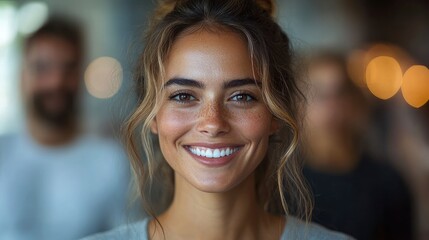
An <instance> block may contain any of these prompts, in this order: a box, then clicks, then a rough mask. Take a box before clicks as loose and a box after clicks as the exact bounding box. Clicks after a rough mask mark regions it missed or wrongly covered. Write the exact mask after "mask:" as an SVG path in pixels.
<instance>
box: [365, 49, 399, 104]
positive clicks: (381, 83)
mask: <svg viewBox="0 0 429 240" xmlns="http://www.w3.org/2000/svg"><path fill="white" fill-rule="evenodd" d="M365 76H366V84H367V86H368V89H369V90H370V91H371V92H372V94H374V95H375V96H376V97H378V98H380V99H384V100H386V99H389V98H391V97H393V95H395V94H396V93H397V92H398V90H399V89H400V88H401V84H402V71H401V66H399V63H398V62H397V61H396V60H395V59H394V58H393V57H387V56H380V57H376V58H374V59H372V60H371V61H370V62H369V63H368V65H367V67H366V75H365Z"/></svg>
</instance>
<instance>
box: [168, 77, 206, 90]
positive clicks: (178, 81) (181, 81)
mask: <svg viewBox="0 0 429 240" xmlns="http://www.w3.org/2000/svg"><path fill="white" fill-rule="evenodd" d="M171 85H180V86H188V87H196V88H204V87H205V86H204V84H203V83H201V82H198V81H196V80H192V79H187V78H172V79H170V80H168V81H167V82H166V83H165V84H164V88H166V87H168V86H171Z"/></svg>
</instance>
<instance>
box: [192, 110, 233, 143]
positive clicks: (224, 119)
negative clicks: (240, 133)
mask: <svg viewBox="0 0 429 240" xmlns="http://www.w3.org/2000/svg"><path fill="white" fill-rule="evenodd" d="M230 130H231V129H230V125H229V122H228V114H227V111H225V109H224V106H223V104H222V103H216V102H210V103H207V104H205V105H203V107H202V108H201V110H200V114H199V118H198V123H197V131H199V132H200V133H202V134H204V135H206V136H209V137H217V136H221V135H224V134H226V133H228V132H229V131H230Z"/></svg>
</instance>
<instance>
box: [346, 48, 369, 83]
mask: <svg viewBox="0 0 429 240" xmlns="http://www.w3.org/2000/svg"><path fill="white" fill-rule="evenodd" d="M365 57H366V52H365V51H364V50H361V49H356V50H354V51H351V52H350V54H349V55H348V56H347V73H348V74H349V76H350V78H351V80H352V81H353V83H354V84H355V85H356V86H358V87H361V88H366V81H365V67H366V65H367V62H365Z"/></svg>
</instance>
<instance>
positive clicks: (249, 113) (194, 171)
mask: <svg viewBox="0 0 429 240" xmlns="http://www.w3.org/2000/svg"><path fill="white" fill-rule="evenodd" d="M165 70H166V79H165V80H164V82H163V83H162V84H163V88H164V90H163V91H165V98H164V99H163V103H162V105H161V108H160V110H159V112H158V113H157V115H156V118H155V120H154V122H153V123H152V126H151V130H152V132H153V133H155V134H157V135H158V137H159V144H160V147H161V151H162V153H163V155H164V157H165V159H166V160H167V162H168V164H169V165H170V166H171V167H172V168H173V170H174V171H175V174H176V175H177V176H176V177H181V178H183V179H184V180H185V181H187V182H188V183H189V184H191V185H192V186H194V187H195V188H197V189H199V190H201V191H205V192H225V191H228V190H230V189H232V188H234V187H235V186H237V185H238V184H240V183H241V182H242V181H243V180H244V179H246V178H247V177H249V176H250V175H251V174H252V173H253V172H254V170H255V168H256V167H257V166H258V165H259V163H260V162H261V161H262V159H263V158H264V156H265V155H266V153H267V147H268V138H269V136H270V135H271V134H272V133H274V131H275V130H276V123H275V120H274V118H273V116H272V114H271V113H270V111H269V110H268V108H267V106H266V105H265V103H264V102H263V100H262V93H261V87H260V86H261V82H260V81H259V80H257V79H255V78H254V74H253V72H252V64H251V60H250V55H249V52H248V50H247V44H246V42H245V41H244V40H243V39H242V38H241V37H240V36H239V35H238V34H236V33H233V32H227V31H223V32H214V31H210V32H208V31H205V30H200V31H197V32H193V33H188V34H182V35H181V36H179V38H177V40H176V41H175V43H174V44H173V46H172V49H171V51H170V53H169V55H168V57H167V61H166V63H165Z"/></svg>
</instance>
